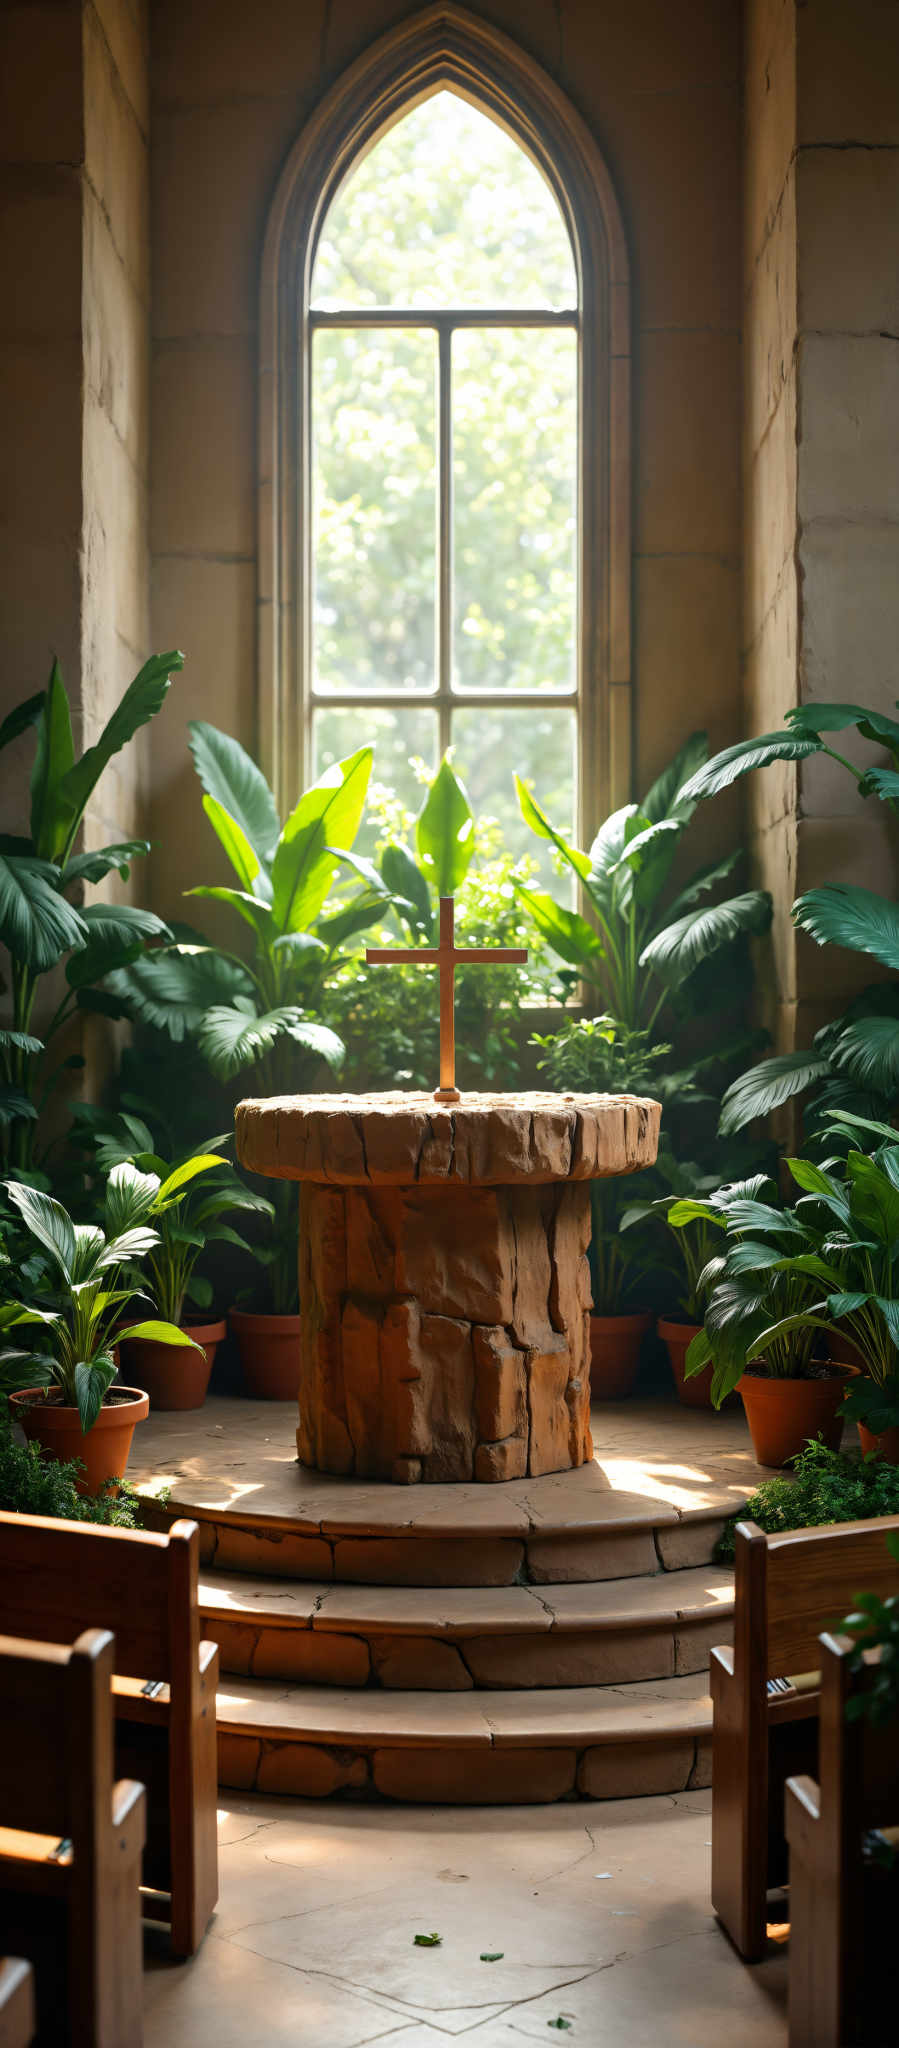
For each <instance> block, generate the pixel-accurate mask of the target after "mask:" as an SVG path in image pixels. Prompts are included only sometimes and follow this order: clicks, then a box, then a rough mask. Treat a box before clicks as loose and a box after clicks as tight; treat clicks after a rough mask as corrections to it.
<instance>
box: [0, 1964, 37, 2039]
mask: <svg viewBox="0 0 899 2048" xmlns="http://www.w3.org/2000/svg"><path fill="white" fill-rule="evenodd" d="M36 2026H37V2020H36V2018H35V2011H34V1971H33V1970H32V1967H31V1964H30V1963H26V1962H24V1961H23V1959H22V1957H21V1956H2V1957H0V2048H30V2044H31V2042H32V2041H33V2040H34V2032H35V2027H36Z"/></svg>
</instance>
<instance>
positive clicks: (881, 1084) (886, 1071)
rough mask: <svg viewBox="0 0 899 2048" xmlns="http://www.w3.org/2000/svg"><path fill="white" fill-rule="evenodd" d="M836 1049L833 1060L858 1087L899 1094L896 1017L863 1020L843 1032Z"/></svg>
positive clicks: (898, 1043)
mask: <svg viewBox="0 0 899 2048" xmlns="http://www.w3.org/2000/svg"><path fill="white" fill-rule="evenodd" d="M833 1050H834V1058H835V1059H836V1060H837V1061H838V1062H839V1065H840V1066H841V1067H842V1068H844V1070H845V1072H846V1073H847V1074H850V1075H851V1076H852V1079H853V1081H857V1082H858V1084H859V1087H861V1088H876V1089H877V1090H878V1092H879V1093H880V1094H882V1095H888V1096H890V1095H899V1022H897V1020H896V1018H895V1017H860V1018H859V1019H858V1020H857V1022H856V1023H854V1024H847V1025H846V1026H845V1028H844V1029H843V1030H842V1031H841V1032H840V1034H839V1037H838V1038H837V1039H836V1041H835V1044H834V1049H833Z"/></svg>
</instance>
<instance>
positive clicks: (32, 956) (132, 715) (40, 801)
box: [0, 653, 183, 1169]
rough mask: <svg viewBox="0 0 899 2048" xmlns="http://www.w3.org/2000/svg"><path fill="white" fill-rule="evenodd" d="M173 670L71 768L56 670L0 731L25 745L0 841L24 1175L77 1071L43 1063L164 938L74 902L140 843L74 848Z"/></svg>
mask: <svg viewBox="0 0 899 2048" xmlns="http://www.w3.org/2000/svg"><path fill="white" fill-rule="evenodd" d="M182 660H183V657H182V656H181V655H180V654H176V653H171V654H155V655H153V656H152V657H151V659H150V660H149V661H148V662H146V663H145V665H144V667H143V668H142V669H141V670H140V673H139V674H138V675H137V676H135V678H134V681H133V682H132V683H131V684H130V685H129V687H128V689H127V690H126V691H125V694H124V696H123V697H122V699H121V702H120V703H119V704H118V705H117V706H116V709H115V711H114V712H113V713H112V716H111V718H110V719H109V720H108V721H107V724H106V725H105V726H104V728H103V731H102V732H101V734H100V736H99V739H98V740H96V742H95V743H94V745H93V746H91V747H88V748H87V749H86V750H85V752H84V753H83V754H81V755H80V757H78V758H76V755H75V746H74V741H73V738H72V720H71V712H70V708H69V700H68V697H67V695H66V691H65V688H64V686H63V680H62V675H61V673H60V669H59V664H58V662H55V661H54V663H53V667H52V670H51V672H50V680H49V683H48V685H47V688H46V690H42V691H40V692H39V693H38V694H37V695H36V696H34V697H29V698H28V699H27V700H26V701H25V702H24V703H22V704H20V705H18V706H17V707H16V709H15V710H14V711H11V712H10V714H9V716H8V718H6V719H5V720H4V722H3V725H2V726H0V748H4V747H7V746H9V745H10V744H11V743H12V741H14V740H15V739H18V738H19V737H20V736H21V735H22V734H23V733H25V732H27V731H28V730H29V728H33V729H34V732H35V739H36V744H35V751H34V758H33V761H32V767H31V820H30V827H31V829H30V833H29V835H28V836H27V837H15V836H11V835H10V834H4V835H2V836H0V943H2V944H3V945H4V946H5V947H6V949H7V952H8V954H9V961H10V966H9V986H10V993H11V999H12V1000H11V1017H10V1025H9V1028H7V1029H4V1030H2V1031H0V1142H2V1146H3V1153H4V1156H5V1159H6V1163H7V1165H8V1166H10V1167H15V1168H18V1169H28V1168H30V1167H31V1166H32V1165H33V1163H34V1140H35V1129H36V1125H37V1123H38V1119H39V1117H40V1114H41V1112H42V1110H43V1108H44V1107H45V1104H46V1103H47V1100H48V1098H49V1096H50V1095H51V1094H52V1092H53V1090H54V1088H55V1087H57V1086H58V1085H59V1083H60V1081H61V1080H62V1079H63V1077H64V1076H65V1073H66V1072H67V1070H69V1069H71V1068H72V1066H73V1065H78V1064H80V1060H79V1058H78V1056H77V1055H72V1056H70V1057H68V1058H67V1059H64V1060H61V1061H60V1063H59V1064H58V1066H57V1067H56V1069H55V1070H53V1069H50V1070H49V1071H48V1068H47V1063H46V1062H45V1061H44V1060H43V1059H42V1055H44V1054H45V1053H46V1051H47V1049H48V1047H49V1046H50V1045H51V1044H52V1042H53V1041H54V1040H55V1039H56V1038H57V1037H58V1034H59V1032H60V1031H61V1030H62V1027H63V1026H64V1025H65V1024H66V1023H68V1021H69V1020H70V1018H72V1017H73V1016H74V1015H76V1014H77V1013H78V1012H79V1011H100V1012H101V1014H103V1015H106V1016H110V1015H111V1016H120V1015H121V1014H122V1011H121V1008H120V1006H119V1004H118V1003H117V1002H116V999H115V997H114V996H113V995H112V993H111V992H110V990H109V988H108V985H106V986H104V984H107V978H108V976H109V974H110V972H111V971H112V970H114V969H117V968H120V967H122V966H123V965H124V964H125V963H127V962H132V961H134V960H136V959H137V958H138V957H139V956H140V955H141V954H142V953H143V952H144V949H145V945H146V942H147V940H149V939H152V940H156V939H159V938H167V937H168V936H169V934H168V931H167V928H166V926H165V925H164V924H163V923H162V920H161V919H160V918H158V917H156V916H154V914H153V912H152V911H149V910H139V909H136V908H135V907H134V906H133V905H131V904H126V903H108V902H98V903H85V902H84V901H83V894H84V888H85V885H89V884H92V883H95V882H101V881H103V880H105V878H106V877H107V876H108V875H110V874H112V873H114V872H117V873H118V874H119V875H121V876H122V877H127V875H128V872H129V864H130V862H131V861H132V860H133V859H134V858H135V857H136V856H137V855H140V854H145V853H147V852H148V850H149V848H148V842H147V841H146V840H144V839H132V840H127V841H124V842H122V843H120V844H117V845H111V846H101V847H96V848H94V849H92V850H91V851H88V852H80V853H79V852H76V851H75V848H76V843H77V840H78V836H79V832H80V830H81V825H82V821H83V819H84V813H85V810H86V808H87V805H88V803H89V802H90V799H91V797H92V795H93V793H94V790H95V789H96V786H97V783H98V782H99V780H100V777H101V775H102V773H103V770H104V768H105V767H106V766H107V763H108V762H109V761H111V760H112V758H113V756H114V755H115V754H117V753H119V752H120V751H121V749H122V747H124V746H126V745H127V743H128V741H129V740H130V739H132V738H133V736H134V734H135V733H136V732H137V731H138V729H139V728H140V727H141V726H142V725H146V723H147V721H148V720H149V719H151V718H153V717H154V716H155V714H156V712H157V711H158V710H159V709H160V707H161V705H162V704H163V702H164V700H165V697H166V694H167V692H168V690H169V688H170V685H171V674H172V671H173V670H177V669H180V668H181V666H182ZM76 899H77V900H76ZM59 969H62V970H63V976H62V982H63V987H62V994H61V995H60V996H59V998H58V1000H57V1002H56V1007H55V1009H54V1010H53V1011H52V1013H51V1014H50V1016H49V1017H48V1018H47V1020H46V1021H45V1020H44V1018H43V1016H40V1017H37V1018H36V1008H37V999H38V992H39V989H40V986H41V983H42V981H43V979H44V977H45V976H47V975H49V974H51V973H52V972H53V971H54V970H59ZM54 993H55V992H54ZM39 1063H40V1065H39ZM39 1076H40V1078H39Z"/></svg>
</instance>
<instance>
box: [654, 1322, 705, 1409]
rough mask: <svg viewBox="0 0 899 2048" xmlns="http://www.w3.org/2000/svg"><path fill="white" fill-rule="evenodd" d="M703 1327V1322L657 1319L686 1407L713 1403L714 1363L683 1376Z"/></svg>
mask: <svg viewBox="0 0 899 2048" xmlns="http://www.w3.org/2000/svg"><path fill="white" fill-rule="evenodd" d="M701 1329H702V1324H701V1323H675V1322H670V1321H669V1319H668V1317H667V1316H660V1317H659V1321H658V1331H659V1336H660V1337H661V1339H662V1342H663V1344H665V1345H666V1346H667V1350H668V1357H669V1359H670V1360H671V1370H672V1372H673V1374H674V1384H675V1386H676V1388H677V1398H678V1400H679V1401H683V1404H684V1407H685V1408H711V1405H712V1371H713V1367H712V1366H711V1365H707V1366H705V1367H704V1368H703V1370H702V1372H697V1373H695V1374H691V1377H690V1378H689V1379H685V1378H684V1359H685V1358H686V1356H687V1351H688V1349H689V1347H690V1345H691V1344H692V1342H693V1339H694V1337H698V1335H699V1332H700V1330H701Z"/></svg>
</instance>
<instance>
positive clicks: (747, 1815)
mask: <svg viewBox="0 0 899 2048" xmlns="http://www.w3.org/2000/svg"><path fill="white" fill-rule="evenodd" d="M897 1528H899V1515H880V1516H877V1517H876V1518H875V1519H873V1520H871V1521H867V1522H839V1523H831V1524H829V1525H828V1526H827V1527H825V1528H820V1529H793V1530H789V1531H787V1532H785V1533H784V1534H783V1535H780V1536H766V1535H765V1533H764V1531H763V1530H762V1529H758V1528H756V1526H755V1523H754V1522H739V1523H738V1525H737V1538H736V1588H735V1607H734V1646H733V1650H732V1651H731V1650H729V1649H715V1650H713V1651H712V1655H711V1672H710V1675H711V1692H712V1709H713V1723H712V1904H713V1906H714V1908H715V1911H716V1913H717V1914H718V1917H719V1919H720V1920H721V1921H722V1923H723V1925H724V1927H725V1928H726V1929H727V1932H728V1934H729V1935H730V1937H731V1940H732V1941H733V1942H734V1944H735V1946H736V1947H737V1948H738V1949H739V1951H740V1954H741V1955H742V1956H744V1957H745V1959H746V1961H747V1962H756V1961H757V1960H758V1959H759V1957H760V1956H761V1955H762V1954H763V1952H764V1947H765V1926H766V1893H767V1892H768V1890H769V1889H770V1888H771V1887H772V1886H775V1885H778V1884H783V1883H784V1882H785V1879H786V1870H787V1857H786V1838H785V1835H784V1828H783V1798H784V1787H785V1785H786V1781H787V1778H789V1777H793V1776H795V1775H797V1774H799V1773H802V1772H806V1771H811V1772H813V1773H814V1771H815V1769H816V1765H817V1735H818V1705H819V1692H818V1687H817V1683H816V1682H815V1683H813V1684H812V1685H811V1687H810V1688H808V1689H797V1688H795V1687H794V1686H790V1687H788V1688H786V1689H785V1690H780V1691H778V1692H776V1693H773V1694H772V1692H771V1690H770V1688H769V1681H773V1680H782V1679H783V1678H785V1677H787V1676H788V1675H789V1674H790V1673H796V1674H803V1673H805V1674H808V1673H811V1672H813V1671H814V1672H817V1670H818V1668H819V1649H818V1638H819V1636H820V1634H821V1631H822V1629H826V1628H827V1627H828V1626H829V1625H831V1624H832V1623H833V1622H834V1621H835V1620H836V1619H838V1618H839V1617H840V1616H841V1615H843V1614H846V1613H847V1612H848V1610H849V1608H850V1606H851V1604H852V1599H853V1595H854V1594H855V1593H857V1592H859V1591H860V1590H862V1589H865V1590H869V1591H871V1592H874V1593H880V1594H882V1595H886V1594H887V1593H895V1592H899V1564H897V1563H896V1561H895V1559H893V1558H891V1557H890V1554H889V1552H888V1550H887V1547H886V1543H885V1542H884V1537H885V1536H886V1534H887V1531H888V1530H890V1529H897Z"/></svg>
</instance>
